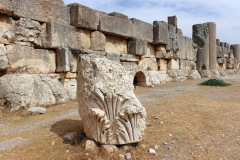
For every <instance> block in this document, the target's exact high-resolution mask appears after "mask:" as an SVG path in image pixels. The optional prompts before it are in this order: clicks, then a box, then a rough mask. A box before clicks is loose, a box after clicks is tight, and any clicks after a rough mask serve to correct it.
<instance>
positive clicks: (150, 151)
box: [148, 148, 156, 155]
mask: <svg viewBox="0 0 240 160" xmlns="http://www.w3.org/2000/svg"><path fill="white" fill-rule="evenodd" d="M148 151H149V153H150V154H153V155H156V151H155V149H153V148H149V150H148Z"/></svg>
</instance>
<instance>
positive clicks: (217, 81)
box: [199, 79, 231, 87]
mask: <svg viewBox="0 0 240 160" xmlns="http://www.w3.org/2000/svg"><path fill="white" fill-rule="evenodd" d="M199 85H201V86H216V87H217V86H218V87H226V86H230V85H231V84H228V83H225V82H224V81H223V80H220V79H209V80H207V81H205V82H202V83H200V84H199Z"/></svg>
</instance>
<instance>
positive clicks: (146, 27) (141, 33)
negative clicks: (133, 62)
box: [131, 18, 153, 42]
mask: <svg viewBox="0 0 240 160" xmlns="http://www.w3.org/2000/svg"><path fill="white" fill-rule="evenodd" d="M131 20H132V23H133V24H134V27H135V28H134V30H135V31H132V33H133V35H132V37H134V38H136V39H143V40H146V41H148V42H153V25H152V24H149V23H146V22H143V21H141V20H138V19H136V18H133V19H131ZM134 33H136V35H134Z"/></svg>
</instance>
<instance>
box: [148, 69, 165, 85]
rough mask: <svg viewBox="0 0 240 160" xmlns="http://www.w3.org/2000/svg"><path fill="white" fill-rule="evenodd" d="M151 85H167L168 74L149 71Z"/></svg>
mask: <svg viewBox="0 0 240 160" xmlns="http://www.w3.org/2000/svg"><path fill="white" fill-rule="evenodd" d="M149 78H150V83H151V85H153V86H154V85H160V84H165V83H166V74H165V73H161V72H159V71H149Z"/></svg>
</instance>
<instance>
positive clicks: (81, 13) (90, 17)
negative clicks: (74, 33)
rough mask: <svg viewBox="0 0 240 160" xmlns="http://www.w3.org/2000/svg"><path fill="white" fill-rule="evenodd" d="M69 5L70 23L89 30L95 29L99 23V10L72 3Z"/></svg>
mask: <svg viewBox="0 0 240 160" xmlns="http://www.w3.org/2000/svg"><path fill="white" fill-rule="evenodd" d="M70 7H71V25H73V26H76V27H81V28H86V29H90V30H97V29H98V25H99V11H96V10H94V9H91V8H88V7H86V6H83V5H80V4H77V3H73V4H71V5H70Z"/></svg>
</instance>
